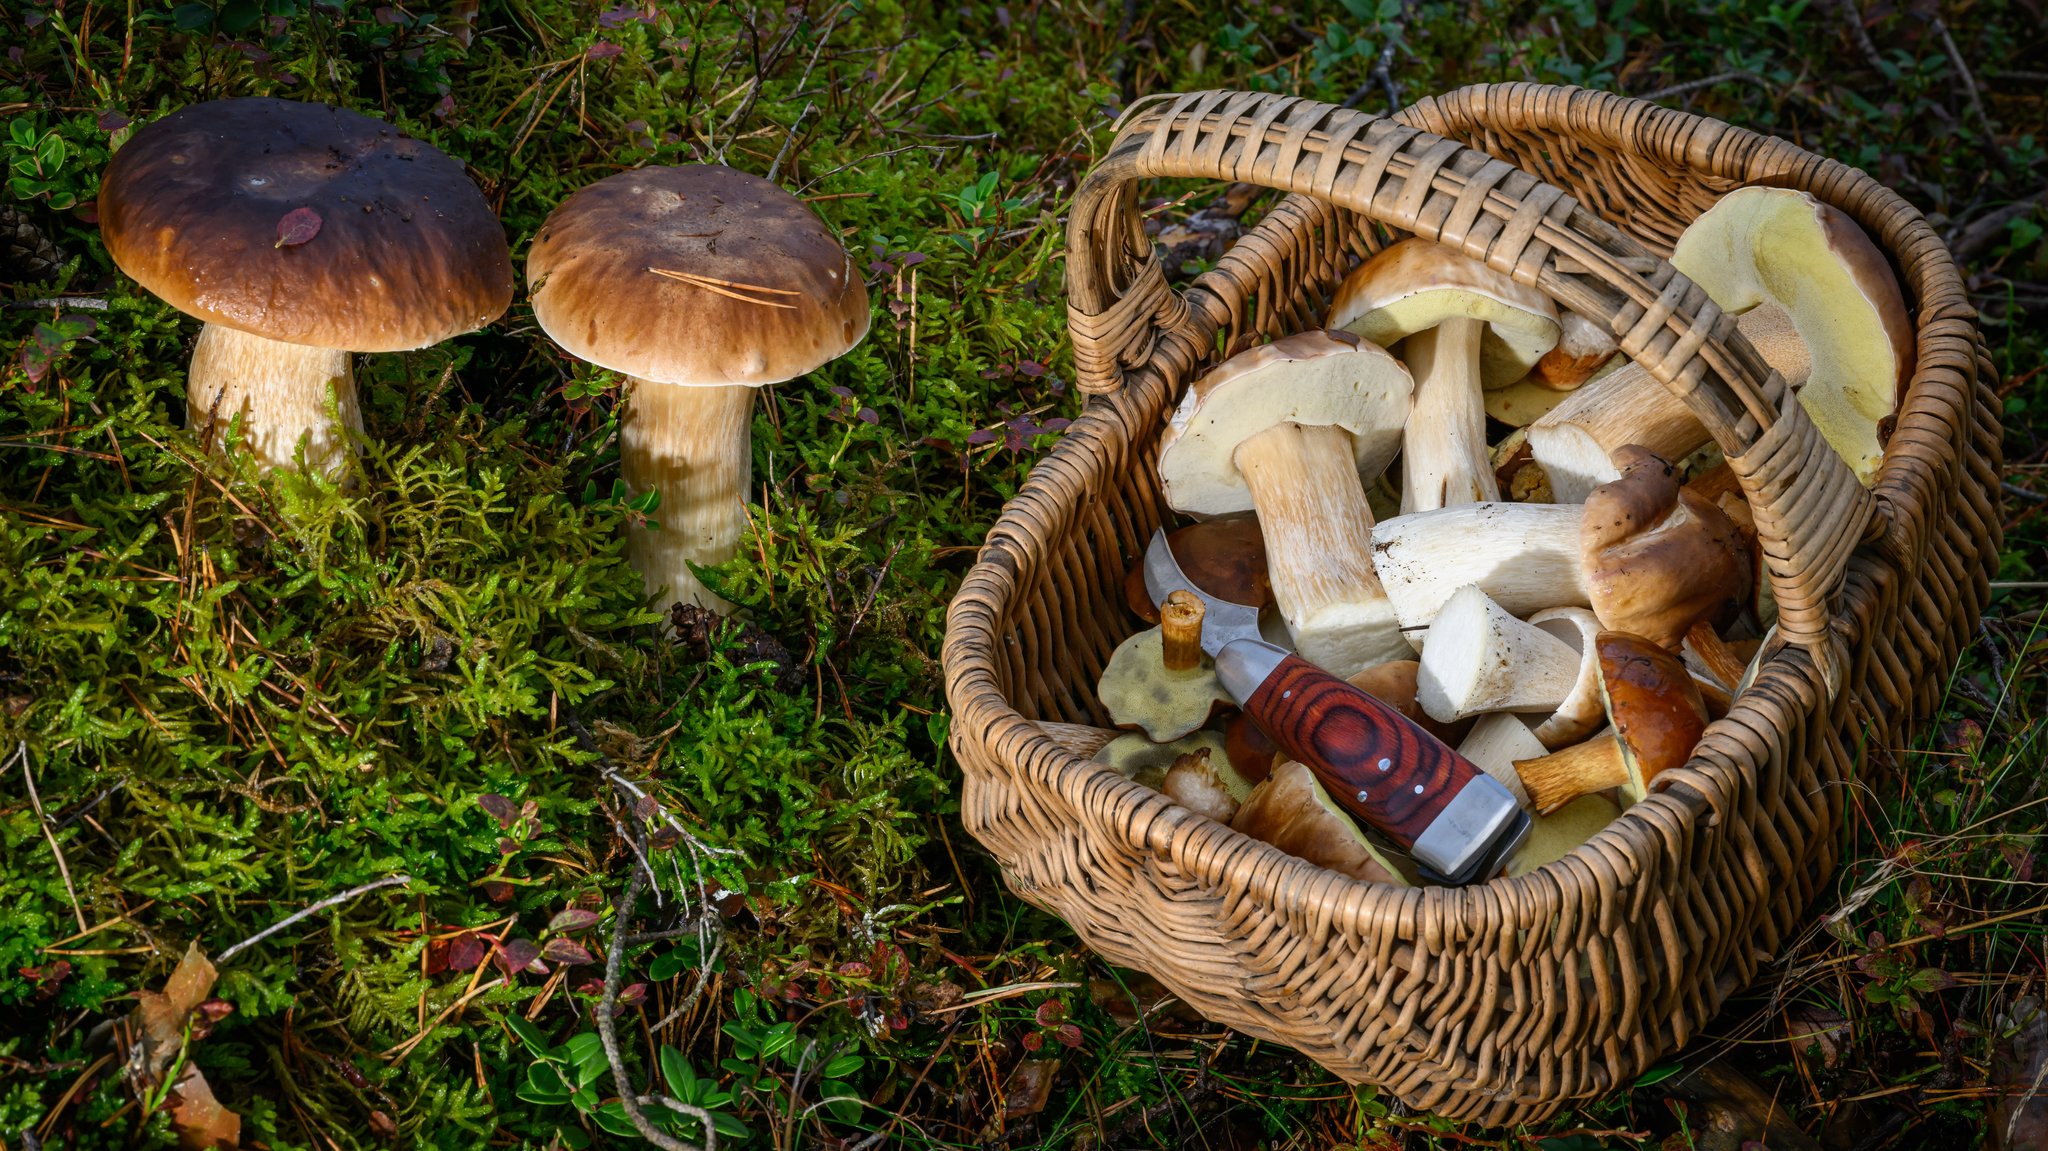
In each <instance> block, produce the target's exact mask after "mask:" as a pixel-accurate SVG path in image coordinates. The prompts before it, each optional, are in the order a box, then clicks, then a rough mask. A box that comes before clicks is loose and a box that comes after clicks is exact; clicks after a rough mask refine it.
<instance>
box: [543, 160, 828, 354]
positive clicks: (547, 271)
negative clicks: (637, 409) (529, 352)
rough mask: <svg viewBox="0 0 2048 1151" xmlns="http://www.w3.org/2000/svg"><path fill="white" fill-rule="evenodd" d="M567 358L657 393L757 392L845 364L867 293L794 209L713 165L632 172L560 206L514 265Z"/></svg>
mask: <svg viewBox="0 0 2048 1151" xmlns="http://www.w3.org/2000/svg"><path fill="white" fill-rule="evenodd" d="M526 279H527V284H528V287H529V288H530V290H531V292H532V295H533V315H534V319H536V320H538V321H539V322H540V326H541V327H542V328H543V329H545V330H546V331H547V333H548V335H549V336H550V337H551V338H552V339H553V340H554V341H555V342H556V343H557V344H560V345H561V346H562V347H563V348H564V349H565V350H567V351H568V352H569V353H570V354H572V355H575V356H578V357H580V358H582V359H585V360H588V361H590V362H591V363H593V364H596V365H598V366H599V367H602V368H609V369H611V370H613V371H615V372H624V373H625V374H627V375H629V376H635V377H638V378H640V379H643V380H653V381H656V382H658V383H665V384H684V385H693V386H704V387H709V386H722V385H728V384H744V385H749V386H760V385H763V384H773V383H779V382H781V381H783V380H788V379H793V378H795V377H797V376H800V375H803V374H804V373H805V372H808V371H811V370H812V369H814V368H817V367H818V366H820V365H822V364H824V363H827V362H828V361H831V360H833V359H836V358H837V357H839V356H841V355H843V354H845V353H846V352H847V351H848V350H849V349H851V348H852V347H853V346H854V345H855V344H858V343H860V341H861V338H862V337H864V336H866V335H867V331H868V295H867V286H866V285H865V284H863V283H862V282H861V277H860V272H859V270H858V269H856V268H855V267H854V264H853V259H852V257H850V256H848V255H847V253H846V249H845V248H844V247H842V246H841V245H840V243H839V237H838V236H837V235H836V234H834V233H833V231H832V230H831V229H830V228H828V227H826V226H825V223H824V221H822V220H820V219H818V217H817V214H816V213H814V212H812V211H811V209H810V207H809V206H808V205H806V204H805V203H804V202H803V201H802V200H799V199H797V198H796V197H795V196H792V195H790V194H789V193H788V192H786V191H783V190H782V189H781V188H779V187H777V186H775V185H774V184H771V183H769V182H768V181H766V180H763V179H761V178H760V177H758V176H750V175H748V174H747V173H745V172H740V171H737V170H735V169H732V168H727V167H725V166H723V165H719V164H686V165H682V166H679V167H669V168H635V169H632V170H629V171H625V172H620V173H619V174H618V175H615V176H607V177H606V178H604V179H602V180H599V181H598V182H596V183H594V184H590V185H587V186H585V187H584V188H582V189H580V190H579V191H577V192H576V194H575V195H573V196H570V197H569V198H568V199H567V200H564V201H562V203H561V205H560V206H558V207H557V208H556V209H555V210H554V212H553V213H552V214H550V215H549V216H548V219H547V222H546V223H545V224H542V225H541V229H540V232H539V234H538V235H536V236H535V237H534V239H533V247H532V249H531V250H530V252H529V253H528V255H527V258H526Z"/></svg>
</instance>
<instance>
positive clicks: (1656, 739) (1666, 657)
mask: <svg viewBox="0 0 2048 1151" xmlns="http://www.w3.org/2000/svg"><path fill="white" fill-rule="evenodd" d="M1594 643H1595V644H1596V645H1597V646H1598V647H1599V650H1600V678H1601V687H1600V692H1601V695H1602V696H1604V697H1605V701H1606V704H1607V718H1608V719H1609V720H1611V721H1613V723H1614V736H1615V742H1617V743H1619V744H1620V745H1621V748H1622V751H1623V756H1624V758H1625V759H1626V760H1627V761H1628V762H1629V768H1630V774H1631V775H1632V776H1633V777H1635V779H1636V780H1639V781H1640V782H1641V784H1642V786H1644V787H1646V788H1647V787H1648V786H1649V785H1650V783H1651V781H1653V780H1655V779H1656V777H1657V776H1658V775H1660V774H1662V773H1663V772H1665V771H1668V770H1670V769H1671V768H1674V767H1677V766H1678V765H1679V764H1682V763H1684V762H1685V761H1686V759H1687V758H1688V757H1690V756H1691V755H1692V749H1693V745H1694V744H1697V743H1698V742H1699V741H1700V735H1701V733H1703V732H1705V731H1706V729H1707V707H1706V704H1705V703H1704V702H1703V701H1702V700H1701V699H1700V689H1699V686H1698V685H1697V684H1695V683H1693V681H1692V676H1691V675H1690V674H1688V673H1687V672H1686V670H1685V663H1684V662H1683V661H1682V660H1680V659H1679V658H1678V657H1677V656H1675V655H1673V654H1671V653H1670V652H1668V651H1666V650H1664V649H1663V648H1661V647H1659V646H1657V645H1656V644H1654V643H1652V642H1650V641H1649V640H1647V639H1645V638H1643V637H1642V636H1639V635H1630V634H1629V633H1627V632H1620V631H1603V632H1601V633H1600V635H1599V637H1598V638H1597V639H1595V640H1594Z"/></svg>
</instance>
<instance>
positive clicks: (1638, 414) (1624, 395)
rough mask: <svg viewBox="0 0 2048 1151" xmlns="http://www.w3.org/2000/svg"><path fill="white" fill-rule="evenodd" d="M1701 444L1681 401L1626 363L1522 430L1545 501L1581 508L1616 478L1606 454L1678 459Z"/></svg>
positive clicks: (1703, 434) (1702, 436) (1701, 432)
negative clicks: (1632, 448) (1540, 473)
mask: <svg viewBox="0 0 2048 1151" xmlns="http://www.w3.org/2000/svg"><path fill="white" fill-rule="evenodd" d="M1707 439H1708V436H1707V430H1706V429H1705V428H1704V427H1701V426H1700V421H1699V418H1698V417H1696V416H1694V415H1693V414H1692V409H1691V408H1689V407H1687V406H1686V404H1685V401H1684V400H1683V399H1680V398H1679V397H1678V396H1676V395H1674V394H1673V393H1672V392H1671V390H1670V389H1668V388H1666V387H1664V386H1663V385H1662V384H1659V383H1658V382H1657V381H1656V380H1655V379H1652V378H1651V376H1650V373H1649V372H1648V371H1647V370H1645V369H1644V368H1643V366H1642V365H1640V364H1633V363H1631V364H1627V365H1625V366H1623V367H1622V368H1621V369H1620V370H1619V371H1616V372H1613V373H1611V374H1609V375H1605V376H1602V377H1600V378H1599V379H1597V380H1594V381H1593V382H1592V383H1590V384H1587V385H1586V386H1584V387H1582V388H1579V389H1578V390H1577V391H1574V392H1572V393H1571V394H1569V395H1567V396H1566V397H1565V398H1564V399H1563V400H1562V401H1560V402H1559V403H1558V405H1557V406H1556V407H1554V408H1552V409H1550V411H1549V412H1548V413H1546V414H1545V415H1544V416H1543V417H1542V418H1540V419H1538V420H1537V421H1536V422H1535V423H1533V424H1530V425H1529V450H1530V452H1531V453H1533V454H1534V455H1535V457H1536V462H1537V463H1539V464H1541V465H1543V470H1544V472H1545V473H1546V474H1548V475H1549V476H1550V491H1551V497H1552V498H1553V499H1555V500H1556V501H1557V502H1559V503H1565V504H1576V503H1584V502H1585V500H1586V497H1587V496H1588V495H1591V494H1592V491H1593V489H1594V488H1596V487H1599V486H1600V485H1601V484H1604V483H1606V482H1608V481H1609V480H1612V479H1615V478H1616V477H1618V476H1620V475H1621V469H1620V468H1617V467H1616V466H1615V465H1614V463H1613V461H1612V460H1611V459H1610V458H1609V457H1610V456H1611V455H1612V454H1613V453H1614V452H1615V451H1617V450H1619V449H1620V448H1621V447H1622V446H1624V445H1626V444H1641V445H1642V446H1643V447H1646V448H1648V449H1650V450H1651V451H1652V452H1655V453H1656V454H1658V455H1660V456H1662V457H1664V458H1665V459H1667V460H1682V459H1684V458H1685V457H1686V456H1689V455H1691V454H1692V453H1693V452H1695V451H1697V450H1698V449H1699V448H1700V447H1701V446H1702V445H1703V444H1705V443H1706V442H1707Z"/></svg>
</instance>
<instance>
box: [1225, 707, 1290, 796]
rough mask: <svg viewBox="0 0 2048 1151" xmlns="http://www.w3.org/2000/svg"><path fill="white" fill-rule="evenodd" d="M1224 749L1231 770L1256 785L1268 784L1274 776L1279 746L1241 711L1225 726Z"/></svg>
mask: <svg viewBox="0 0 2048 1151" xmlns="http://www.w3.org/2000/svg"><path fill="white" fill-rule="evenodd" d="M1223 749H1224V752H1225V754H1226V756H1227V757H1228V758H1229V760H1230V770H1232V771H1234V772H1236V773H1237V774H1238V775H1239V776H1241V777H1243V778H1244V779H1247V780H1250V781H1251V782H1252V783H1254V784H1258V783H1264V782H1265V781H1266V777H1267V776H1269V775H1271V774H1273V764H1274V762H1275V761H1276V759H1277V757H1278V756H1279V755H1280V747H1279V745H1278V744H1276V743H1274V742H1273V740H1272V738H1271V737H1270V736H1268V735H1267V734H1266V733H1265V731H1264V729H1262V728H1260V727H1259V725H1258V724H1256V723H1253V722H1252V718H1251V717H1250V716H1248V715H1246V714H1245V713H1243V712H1241V711H1240V712H1237V713H1235V714H1233V715H1232V716H1231V717H1230V719H1229V720H1228V721H1227V722H1225V723H1224V725H1223Z"/></svg>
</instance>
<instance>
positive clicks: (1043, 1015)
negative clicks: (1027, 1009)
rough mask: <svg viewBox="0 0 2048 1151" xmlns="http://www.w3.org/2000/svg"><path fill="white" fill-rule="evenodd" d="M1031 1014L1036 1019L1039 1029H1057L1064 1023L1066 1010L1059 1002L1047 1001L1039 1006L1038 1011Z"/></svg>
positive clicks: (1054, 1000) (1055, 1000)
mask: <svg viewBox="0 0 2048 1151" xmlns="http://www.w3.org/2000/svg"><path fill="white" fill-rule="evenodd" d="M1032 1014H1033V1015H1034V1016H1035V1017H1036V1018H1037V1020H1038V1025H1039V1026H1040V1027H1058V1026H1059V1025H1060V1024H1061V1023H1064V1022H1066V1018H1067V1009H1066V1006H1065V1005H1064V1004H1062V1003H1061V1002H1060V1001H1059V1000H1057V999H1049V1000H1047V1001H1045V1002H1044V1003H1041V1004H1039V1005H1038V1010H1037V1011H1035V1012H1033V1013H1032Z"/></svg>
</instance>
